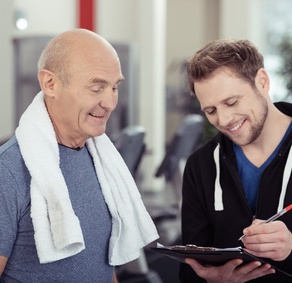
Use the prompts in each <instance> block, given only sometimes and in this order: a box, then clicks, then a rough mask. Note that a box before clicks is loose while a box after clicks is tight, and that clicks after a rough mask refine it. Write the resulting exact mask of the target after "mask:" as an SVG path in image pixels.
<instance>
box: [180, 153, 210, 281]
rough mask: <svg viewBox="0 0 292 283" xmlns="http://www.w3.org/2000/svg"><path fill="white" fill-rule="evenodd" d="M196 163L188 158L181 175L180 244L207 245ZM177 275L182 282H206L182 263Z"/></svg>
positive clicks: (205, 223)
mask: <svg viewBox="0 0 292 283" xmlns="http://www.w3.org/2000/svg"><path fill="white" fill-rule="evenodd" d="M196 163H197V162H194V159H190V158H189V159H188V161H187V164H186V167H185V171H184V176H183V188H182V190H183V192H182V194H183V201H182V214H181V217H182V244H183V245H187V244H196V245H201V246H209V244H210V242H211V235H212V232H211V231H210V229H211V228H210V227H209V225H210V224H209V221H208V217H207V215H208V213H207V211H206V203H205V200H204V195H203V193H200V192H199V190H198V187H199V184H198V183H200V180H199V179H198V178H195V176H196V174H198V171H200V169H199V168H198V165H196ZM200 179H201V177H200ZM179 277H180V280H181V282H183V283H191V282H206V281H205V280H204V279H202V278H200V277H199V276H197V275H196V273H195V272H194V271H193V269H192V268H191V267H190V266H189V265H187V264H184V263H182V264H181V265H180V272H179Z"/></svg>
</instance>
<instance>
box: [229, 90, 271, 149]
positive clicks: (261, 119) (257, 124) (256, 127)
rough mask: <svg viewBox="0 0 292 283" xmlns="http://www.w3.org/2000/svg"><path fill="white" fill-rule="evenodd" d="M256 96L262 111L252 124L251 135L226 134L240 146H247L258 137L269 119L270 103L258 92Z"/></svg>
mask: <svg viewBox="0 0 292 283" xmlns="http://www.w3.org/2000/svg"><path fill="white" fill-rule="evenodd" d="M256 98H257V100H258V102H259V103H260V109H261V111H260V113H258V114H257V116H256V119H255V120H254V122H253V124H251V129H250V132H249V135H248V136H247V137H246V138H245V139H242V138H240V137H239V138H236V137H234V136H232V135H229V134H226V135H227V136H228V138H229V139H231V140H232V141H233V142H234V143H235V144H237V145H238V146H246V145H249V144H251V143H253V142H254V141H256V140H257V139H258V137H259V136H260V135H261V133H262V130H263V128H264V125H265V122H266V120H267V116H268V112H269V108H268V103H267V101H266V99H265V98H263V97H262V96H261V95H260V94H258V93H256Z"/></svg>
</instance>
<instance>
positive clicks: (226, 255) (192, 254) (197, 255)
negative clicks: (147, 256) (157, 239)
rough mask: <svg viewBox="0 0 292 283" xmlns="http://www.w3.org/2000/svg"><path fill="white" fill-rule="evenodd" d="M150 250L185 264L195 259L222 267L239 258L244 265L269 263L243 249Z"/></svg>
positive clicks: (155, 248) (190, 248)
mask: <svg viewBox="0 0 292 283" xmlns="http://www.w3.org/2000/svg"><path fill="white" fill-rule="evenodd" d="M150 249H151V250H153V251H154V252H158V253H161V254H163V255H166V256H168V257H170V258H172V259H175V260H177V261H180V262H184V259H185V258H194V259H196V260H198V261H199V262H200V263H201V264H202V265H207V264H211V265H222V264H224V263H226V262H228V261H230V260H232V259H237V258H239V259H242V260H243V263H248V262H251V261H260V262H262V263H267V261H265V260H264V259H262V258H258V257H256V256H254V255H252V254H250V253H248V252H246V251H244V250H243V249H242V248H241V247H234V248H223V249H221V248H213V247H198V246H196V245H186V246H162V245H160V244H158V246H157V247H151V248H150Z"/></svg>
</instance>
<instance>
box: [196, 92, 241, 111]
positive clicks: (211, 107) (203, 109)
mask: <svg viewBox="0 0 292 283" xmlns="http://www.w3.org/2000/svg"><path fill="white" fill-rule="evenodd" d="M239 97H240V95H234V96H231V97H228V98H226V99H223V100H222V101H220V104H221V103H226V102H227V101H228V100H230V99H234V98H236V99H238V98H239ZM213 108H216V107H215V106H206V107H204V108H201V111H203V112H205V111H206V110H207V109H213Z"/></svg>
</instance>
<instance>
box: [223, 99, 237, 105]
mask: <svg viewBox="0 0 292 283" xmlns="http://www.w3.org/2000/svg"><path fill="white" fill-rule="evenodd" d="M237 102H238V100H237V99H236V100H231V101H227V103H226V104H227V105H228V106H233V105H235V104H237Z"/></svg>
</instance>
